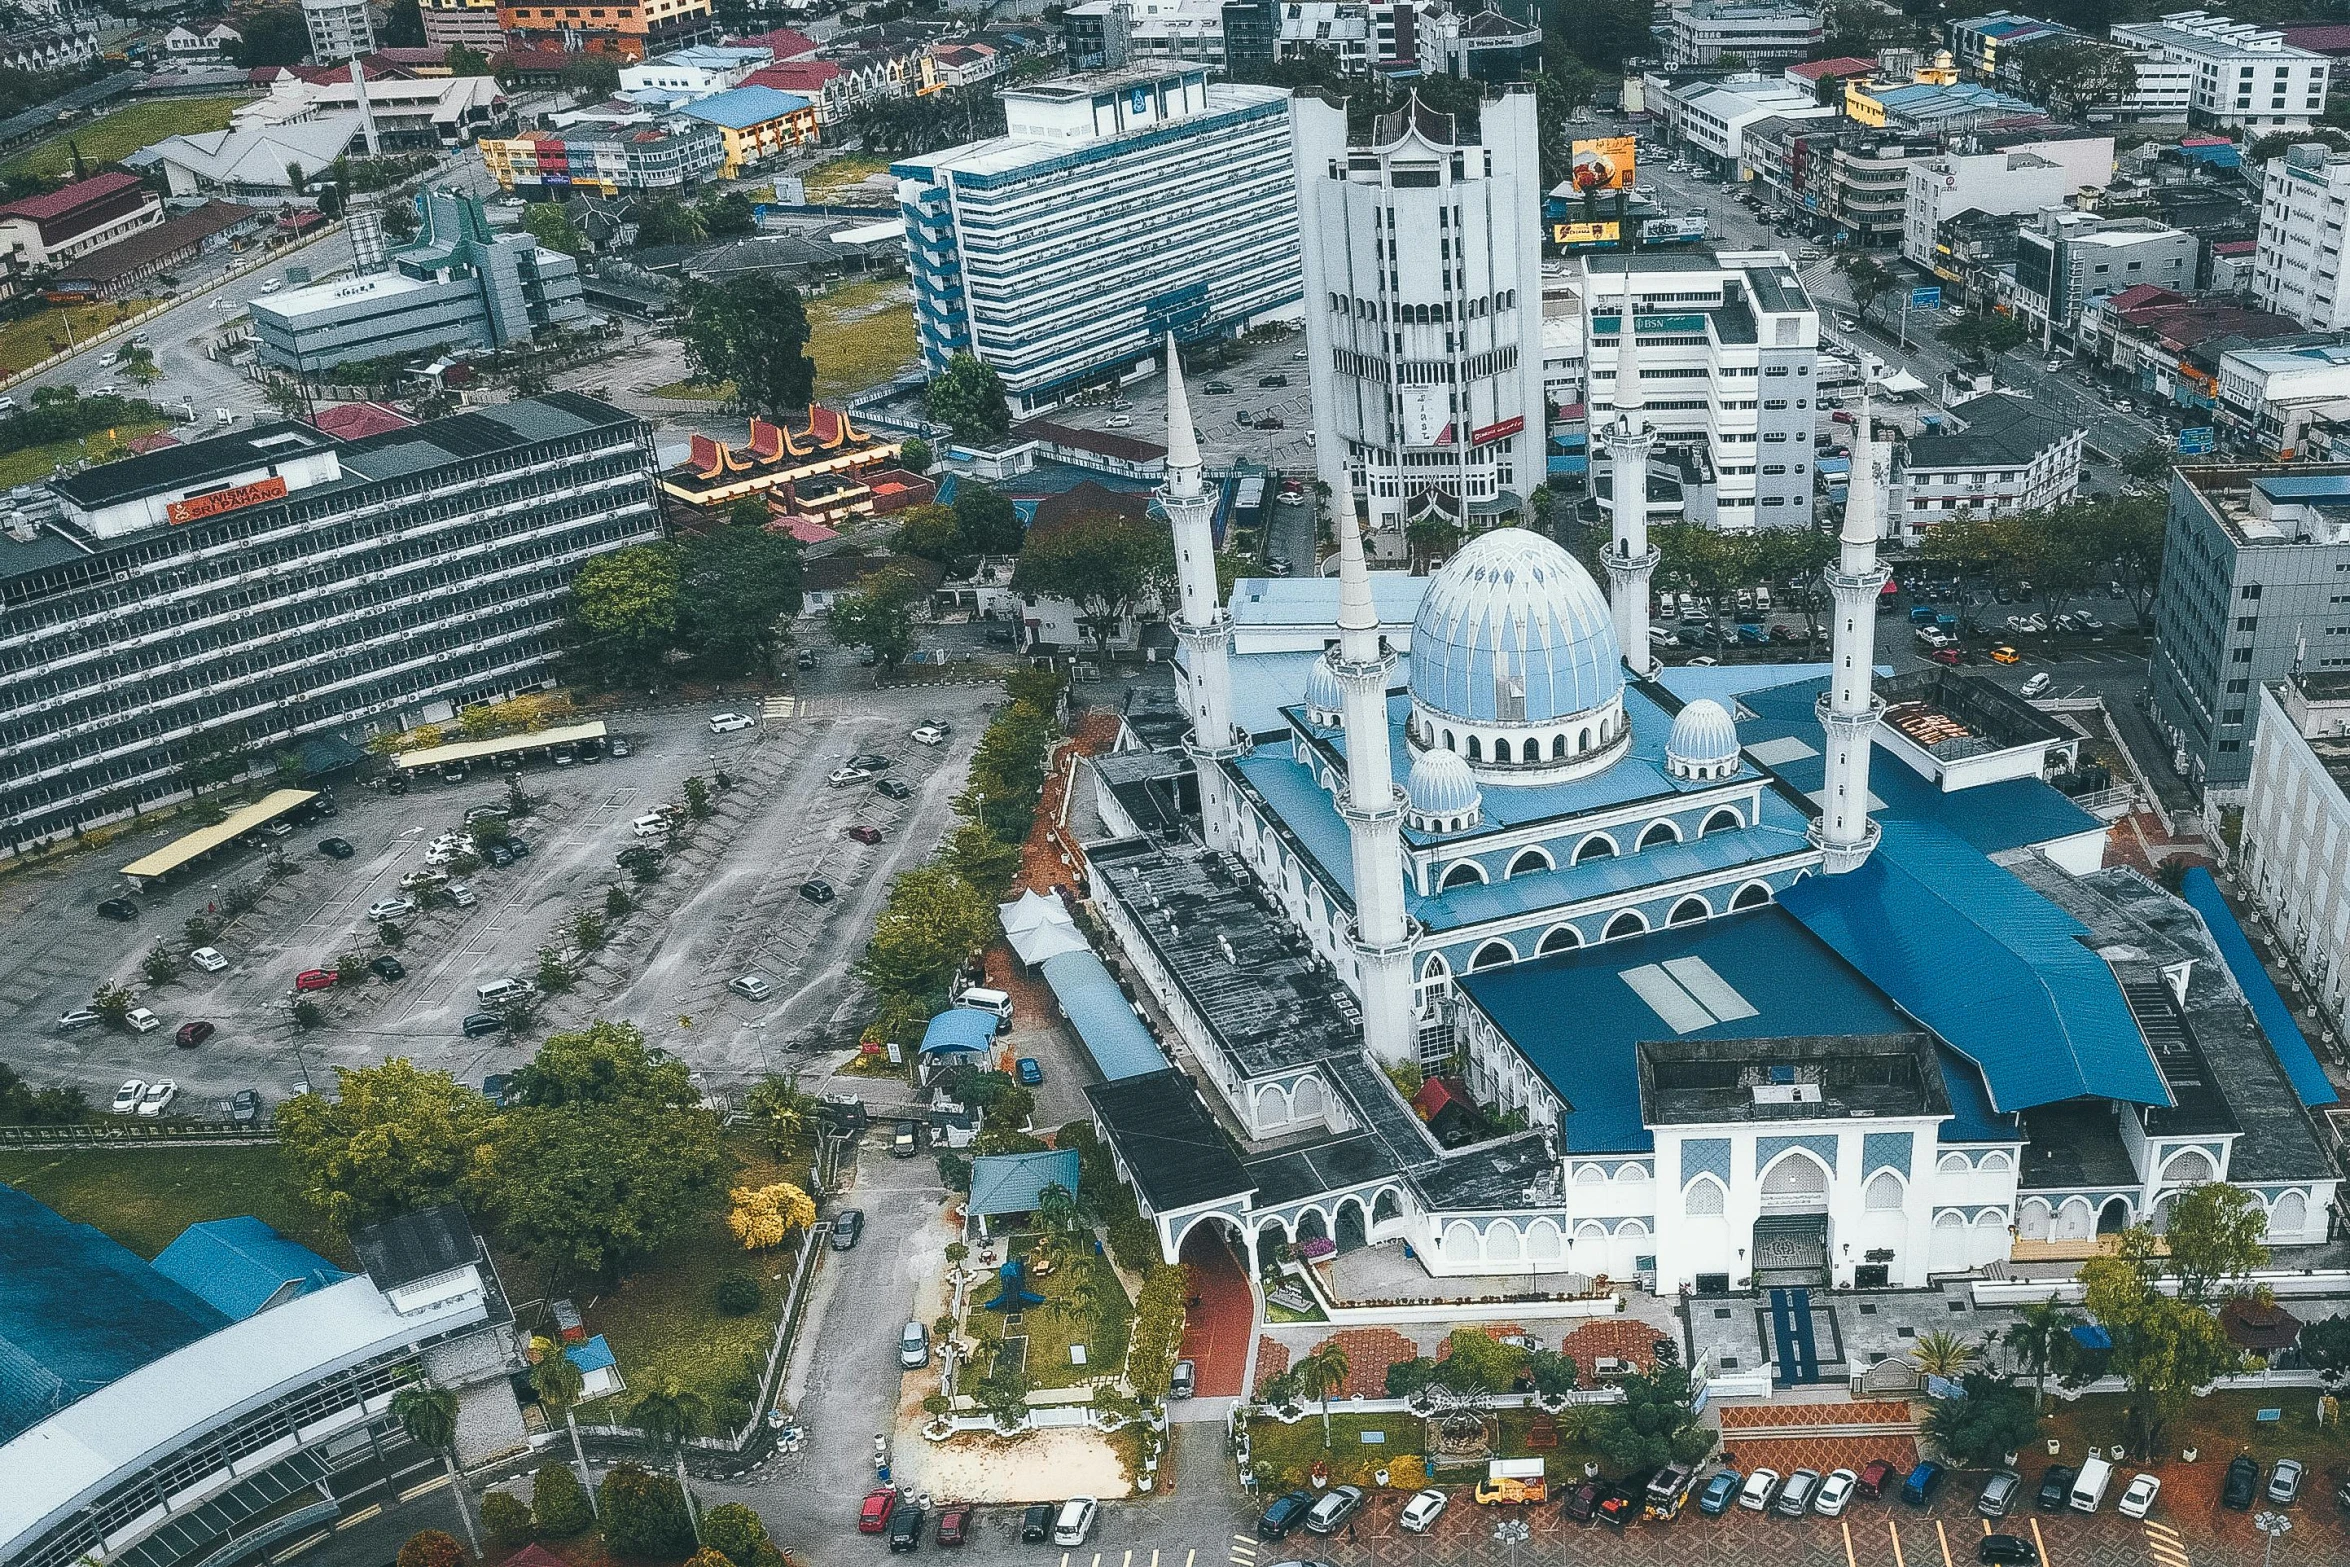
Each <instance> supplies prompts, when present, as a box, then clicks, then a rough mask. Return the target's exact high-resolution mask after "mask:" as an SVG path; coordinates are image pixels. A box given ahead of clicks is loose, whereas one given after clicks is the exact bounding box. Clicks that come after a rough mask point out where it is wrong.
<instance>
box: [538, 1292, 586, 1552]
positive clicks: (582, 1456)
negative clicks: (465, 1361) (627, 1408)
mask: <svg viewBox="0 0 2350 1567" xmlns="http://www.w3.org/2000/svg"><path fill="white" fill-rule="evenodd" d="M530 1359H531V1368H530V1387H531V1391H532V1392H534V1393H536V1394H537V1395H538V1400H539V1407H540V1408H541V1409H543V1410H545V1411H546V1412H547V1414H548V1416H549V1417H550V1418H555V1417H559V1418H560V1419H561V1420H562V1422H563V1424H564V1425H565V1426H566V1427H567V1428H568V1429H569V1430H570V1432H571V1456H572V1458H573V1459H574V1460H575V1461H576V1462H577V1463H578V1464H579V1488H580V1489H579V1496H580V1504H581V1507H582V1509H583V1510H585V1511H593V1509H594V1506H595V1503H594V1500H593V1499H592V1498H591V1497H589V1496H588V1494H587V1491H586V1489H585V1487H586V1485H587V1482H588V1478H589V1473H588V1464H587V1449H586V1448H584V1447H582V1446H581V1445H580V1440H579V1417H578V1410H579V1395H580V1394H581V1393H583V1392H585V1391H586V1388H587V1374H586V1373H585V1372H583V1371H581V1370H580V1369H579V1367H578V1365H577V1364H576V1363H574V1362H573V1360H572V1358H571V1357H570V1356H569V1355H566V1354H565V1353H563V1346H562V1345H560V1344H558V1343H556V1342H555V1341H554V1340H553V1339H551V1338H539V1337H534V1338H532V1339H531V1341H530ZM542 1516H543V1515H542ZM586 1523H587V1521H586V1519H585V1518H582V1519H581V1520H580V1522H579V1523H577V1524H575V1525H573V1526H572V1527H571V1528H570V1529H568V1530H563V1531H559V1532H562V1533H566V1534H576V1533H578V1532H579V1530H580V1529H582V1528H585V1527H586Z"/></svg>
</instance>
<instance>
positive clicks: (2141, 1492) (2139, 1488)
mask: <svg viewBox="0 0 2350 1567" xmlns="http://www.w3.org/2000/svg"><path fill="white" fill-rule="evenodd" d="M2161 1494H2162V1477H2161V1476H2160V1475H2146V1474H2142V1475H2138V1476H2135V1477H2134V1478H2132V1479H2131V1481H2130V1488H2129V1489H2128V1490H2126V1491H2124V1492H2122V1499H2121V1503H2120V1506H2119V1511H2120V1513H2121V1515H2122V1516H2123V1517H2124V1518H2143V1517H2145V1516H2146V1515H2147V1514H2148V1513H2150V1512H2152V1511H2153V1510H2154V1499H2155V1498H2156V1497H2157V1496H2160V1495H2161Z"/></svg>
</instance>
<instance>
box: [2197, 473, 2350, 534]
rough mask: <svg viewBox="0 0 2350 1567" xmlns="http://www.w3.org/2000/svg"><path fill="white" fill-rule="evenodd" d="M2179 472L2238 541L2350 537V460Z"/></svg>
mask: <svg viewBox="0 0 2350 1567" xmlns="http://www.w3.org/2000/svg"><path fill="white" fill-rule="evenodd" d="M2177 472H2178V474H2179V476H2180V477H2181V478H2182V479H2184V480H2185V481H2186V484H2187V489H2188V493H2190V494H2191V495H2193V496H2195V497H2196V498H2197V499H2198V500H2200V501H2202V503H2203V505H2204V509H2205V510H2206V512H2207V513H2208V514H2209V515H2210V516H2211V517H2212V518H2213V519H2214V520H2215V521H2217V522H2218V523H2219V525H2220V526H2221V527H2222V528H2223V529H2225V530H2226V531H2227V533H2228V535H2229V537H2230V538H2231V539H2233V540H2234V541H2235V542H2236V543H2237V544H2239V545H2294V544H2338V543H2344V542H2350V465H2345V464H2329V463H2312V464H2309V465H2307V466H2304V465H2302V464H2299V463H2296V464H2294V465H2293V466H2292V467H2291V468H2281V467H2278V466H2277V465H2275V464H2273V463H2261V464H2229V465H2222V466H2211V467H2192V468H2180V469H2178V470H2177Z"/></svg>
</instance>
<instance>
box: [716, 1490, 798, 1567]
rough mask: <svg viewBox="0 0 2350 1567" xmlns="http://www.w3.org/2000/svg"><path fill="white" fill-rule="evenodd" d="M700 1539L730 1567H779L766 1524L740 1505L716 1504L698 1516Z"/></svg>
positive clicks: (778, 1555)
mask: <svg viewBox="0 0 2350 1567" xmlns="http://www.w3.org/2000/svg"><path fill="white" fill-rule="evenodd" d="M702 1539H703V1540H704V1541H705V1542H707V1545H708V1548H709V1549H710V1550H713V1551H716V1552H717V1553H718V1554H719V1555H721V1556H723V1557H725V1558H726V1560H727V1561H728V1562H730V1563H732V1564H733V1567H783V1553H782V1552H781V1551H779V1550H777V1549H776V1547H775V1542H774V1541H773V1540H772V1539H770V1538H769V1537H768V1534H767V1524H766V1521H765V1520H763V1519H762V1518H760V1516H759V1515H758V1514H757V1513H756V1512H754V1511H752V1510H751V1509H750V1508H748V1507H746V1506H744V1505H743V1504H742V1503H740V1502H720V1503H719V1504H718V1505H717V1506H716V1507H713V1508H711V1509H710V1510H709V1511H708V1512H705V1513H704V1514H702Z"/></svg>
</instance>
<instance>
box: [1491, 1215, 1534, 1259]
mask: <svg viewBox="0 0 2350 1567" xmlns="http://www.w3.org/2000/svg"><path fill="white" fill-rule="evenodd" d="M1523 1241H1524V1237H1522V1236H1521V1235H1519V1234H1518V1227H1517V1226H1516V1225H1515V1224H1512V1223H1511V1222H1510V1221H1509V1220H1507V1219H1496V1220H1494V1221H1493V1222H1492V1223H1491V1224H1488V1225H1487V1226H1486V1227H1485V1260H1486V1261H1487V1262H1488V1263H1493V1264H1497V1265H1498V1264H1500V1263H1505V1262H1516V1261H1518V1260H1519V1258H1520V1256H1521V1255H1522V1254H1523V1252H1524V1249H1525V1248H1524V1245H1523Z"/></svg>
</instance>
